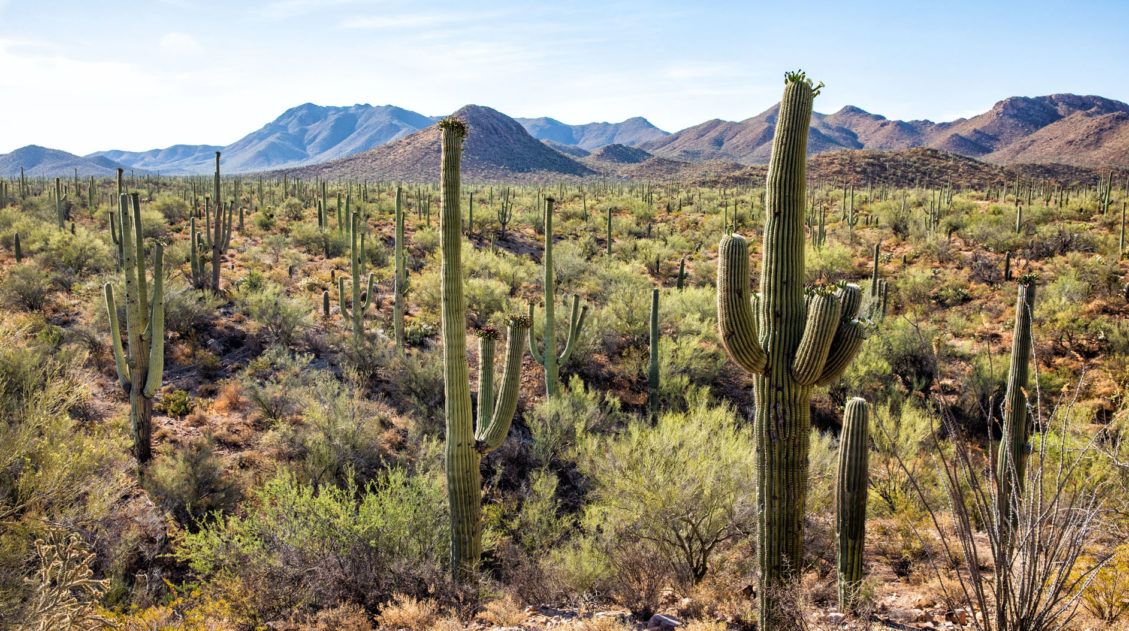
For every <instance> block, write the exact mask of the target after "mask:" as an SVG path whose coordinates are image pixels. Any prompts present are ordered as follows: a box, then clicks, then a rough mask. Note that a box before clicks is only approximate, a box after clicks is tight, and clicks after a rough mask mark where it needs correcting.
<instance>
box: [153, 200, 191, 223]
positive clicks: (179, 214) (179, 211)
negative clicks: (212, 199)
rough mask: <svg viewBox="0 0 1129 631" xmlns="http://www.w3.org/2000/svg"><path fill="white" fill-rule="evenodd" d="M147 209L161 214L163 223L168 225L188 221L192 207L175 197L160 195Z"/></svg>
mask: <svg viewBox="0 0 1129 631" xmlns="http://www.w3.org/2000/svg"><path fill="white" fill-rule="evenodd" d="M149 207H150V208H152V209H153V210H155V211H156V212H159V213H161V216H162V217H164V218H165V221H168V222H170V223H175V222H180V221H188V218H189V217H191V216H192V205H191V204H189V203H188V202H186V201H185V200H184V199H182V198H180V197H177V196H176V195H170V194H167V193H162V194H160V195H158V196H157V198H156V199H154V200H153V202H152V203H151V204H149Z"/></svg>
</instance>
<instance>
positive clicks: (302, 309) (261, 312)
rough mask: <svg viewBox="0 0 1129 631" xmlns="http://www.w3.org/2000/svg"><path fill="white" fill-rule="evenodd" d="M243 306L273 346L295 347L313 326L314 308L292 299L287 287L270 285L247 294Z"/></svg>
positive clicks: (242, 298) (241, 302) (240, 300)
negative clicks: (311, 321) (310, 326)
mask: <svg viewBox="0 0 1129 631" xmlns="http://www.w3.org/2000/svg"><path fill="white" fill-rule="evenodd" d="M239 303H240V306H241V307H242V309H243V311H244V312H245V313H246V314H247V316H248V317H249V318H251V320H253V321H254V322H255V324H256V326H257V328H258V330H260V331H262V332H263V333H264V334H265V338H266V340H267V341H268V342H269V343H272V344H281V345H283V346H287V347H289V346H292V345H293V344H294V342H295V341H296V340H297V339H298V336H299V335H300V334H301V333H302V331H303V330H304V329H305V328H306V327H307V326H309V320H310V313H311V309H310V306H309V305H308V304H306V303H305V302H302V301H300V300H297V299H295V298H291V297H290V296H289V295H288V294H287V293H286V290H285V289H284V288H282V287H279V286H278V285H275V284H274V283H267V284H266V285H265V286H264V287H263V288H262V289H261V290H259V291H254V290H248V291H245V292H244V293H243V294H242V295H241V296H240V298H239Z"/></svg>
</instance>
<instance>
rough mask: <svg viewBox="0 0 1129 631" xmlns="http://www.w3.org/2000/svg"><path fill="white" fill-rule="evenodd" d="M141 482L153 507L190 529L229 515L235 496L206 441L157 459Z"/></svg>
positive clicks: (200, 440) (198, 441)
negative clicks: (222, 514) (206, 521)
mask: <svg viewBox="0 0 1129 631" xmlns="http://www.w3.org/2000/svg"><path fill="white" fill-rule="evenodd" d="M142 480H143V482H144V485H145V488H146V489H147V490H148V491H149V493H150V495H152V496H153V498H154V499H155V500H156V501H157V503H158V504H159V505H160V506H161V507H162V508H164V509H165V510H166V511H168V512H169V513H171V514H172V515H173V517H175V518H176V520H177V521H178V522H179V523H180V524H181V525H183V526H185V527H188V528H190V529H195V528H196V527H197V525H198V522H199V520H201V519H203V518H205V517H209V516H214V515H215V514H216V513H217V512H222V513H226V512H229V511H230V510H231V509H232V508H234V506H235V503H236V501H237V500H238V495H239V494H238V490H237V489H236V487H235V485H234V484H233V483H232V482H231V481H230V480H228V479H226V477H225V476H224V470H223V464H222V463H221V462H220V459H219V458H218V457H217V456H216V453H215V450H214V449H213V447H212V443H211V441H209V440H206V439H198V440H194V441H192V442H190V443H188V445H186V446H183V447H181V448H178V449H176V450H173V451H172V452H171V453H168V454H162V455H160V456H158V457H157V458H156V459H155V460H154V461H153V464H152V465H151V466H150V467H149V470H148V472H147V475H146V476H145V477H144V478H143V479H142Z"/></svg>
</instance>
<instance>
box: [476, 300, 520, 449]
mask: <svg viewBox="0 0 1129 631" xmlns="http://www.w3.org/2000/svg"><path fill="white" fill-rule="evenodd" d="M530 324H531V322H530V321H529V320H527V319H526V318H523V317H520V316H519V317H515V318H511V319H510V323H509V327H508V328H509V331H508V332H507V334H506V337H507V340H506V363H505V365H504V366H503V368H502V385H501V387H500V388H499V389H498V397H497V400H496V401H495V403H494V413H493V414H491V415H490V422H489V423H487V424H486V425H485V426H483V425H481V423H482V421H481V420H479V424H480V425H479V428H478V433H477V435H475V442H476V445H477V448H478V450H479V451H480V452H481V451H493V450H494V449H497V448H498V446H499V445H501V444H502V441H504V440H505V439H506V434H508V433H509V431H510V424H511V423H512V422H513V418H514V412H516V411H517V399H518V392H519V390H520V387H521V360H522V355H523V354H524V352H525V351H524V349H525V339H524V338H525V336H526V335H527V334H528V333H529V326H530ZM492 368H493V367H491V369H492Z"/></svg>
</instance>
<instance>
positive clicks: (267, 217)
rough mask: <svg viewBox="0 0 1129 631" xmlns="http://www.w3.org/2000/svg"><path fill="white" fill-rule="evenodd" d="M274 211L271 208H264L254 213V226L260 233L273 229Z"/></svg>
mask: <svg viewBox="0 0 1129 631" xmlns="http://www.w3.org/2000/svg"><path fill="white" fill-rule="evenodd" d="M275 212H276V211H275V209H274V208H272V207H269V206H268V207H265V208H261V209H259V212H257V213H255V219H254V220H253V221H254V225H255V227H256V228H258V229H259V230H260V231H262V232H270V231H271V230H273V229H274V224H275Z"/></svg>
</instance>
